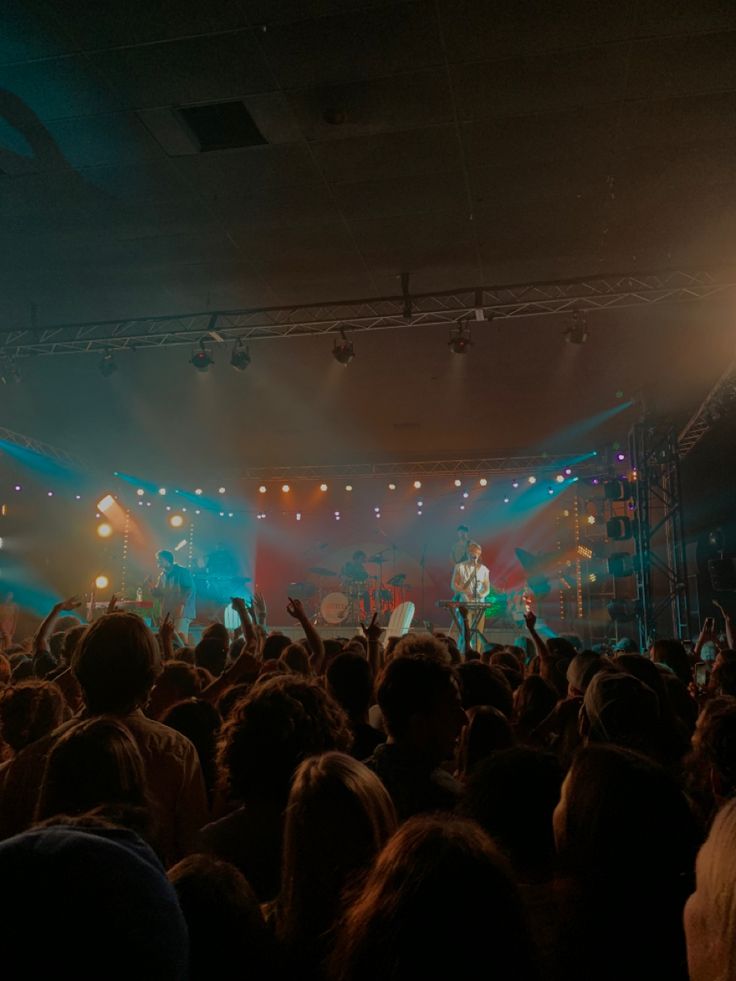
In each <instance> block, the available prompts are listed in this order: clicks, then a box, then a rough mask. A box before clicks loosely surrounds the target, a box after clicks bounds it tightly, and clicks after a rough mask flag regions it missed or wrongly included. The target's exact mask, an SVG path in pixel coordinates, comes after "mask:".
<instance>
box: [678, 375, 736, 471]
mask: <svg viewBox="0 0 736 981" xmlns="http://www.w3.org/2000/svg"><path fill="white" fill-rule="evenodd" d="M734 402H736V360H734V361H732V362H731V364H730V365H729V366H728V367H727V368H726V370H725V371H724V372H723V374H722V375H721V377H720V378H719V379H718V381H717V382H716V383H715V385H714V386H713V388H711V390H710V391H709V392H708V394H707V395H706V397H705V399H704V400H703V402H702V404H701V405H700V406H699V408H698V409H697V411H696V412H695V413H694V415H693V416H692V418H691V419H690V420H689V421H688V423H687V424H686V425H685V427H684V428H683V430H682V432H681V433H680V435H679V436H678V437H677V448H678V452H679V454H680V459H681V460H684V459H685V457H686V456H687V455H688V453H690V452H691V451H692V450H694V449H695V447H696V446H697V445H698V443H699V442H700V441H701V439H702V438H703V437H704V436H705V435H706V434H707V433H708V432H709V431H710V430H711V429H712V428H713V424H714V423H715V422H716V421H717V420H718V419H720V417H721V416H722V415H723V414H724V412H725V411H727V410H728V408H730V407H731V406H733V404H734Z"/></svg>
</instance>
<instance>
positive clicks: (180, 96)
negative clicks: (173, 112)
mask: <svg viewBox="0 0 736 981" xmlns="http://www.w3.org/2000/svg"><path fill="white" fill-rule="evenodd" d="M89 58H90V61H91V63H92V64H93V65H94V66H95V67H96V68H97V69H98V71H99V72H100V74H101V75H104V77H105V78H106V79H107V80H108V81H109V83H110V86H111V87H112V88H113V89H114V90H115V92H116V93H117V94H118V97H119V99H120V100H121V102H122V103H123V106H124V108H126V109H144V108H153V107H156V106H169V105H186V104H188V103H194V102H215V101H217V100H218V99H219V100H222V99H237V98H239V97H240V96H244V95H248V94H249V93H251V92H268V91H271V90H272V89H274V88H275V82H274V79H273V76H272V75H271V72H270V71H269V68H268V66H267V64H266V61H265V59H264V57H263V55H262V54H261V52H260V49H259V48H258V46H257V44H256V41H255V38H254V34H253V32H252V31H250V30H245V31H236V32H234V33H229V34H218V35H213V36H210V37H199V38H189V39H185V40H181V41H170V42H165V43H163V44H150V45H143V46H140V47H134V48H119V49H116V50H111V51H104V52H101V53H99V54H92V55H90V56H89Z"/></svg>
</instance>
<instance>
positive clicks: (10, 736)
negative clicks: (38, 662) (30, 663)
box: [0, 678, 66, 753]
mask: <svg viewBox="0 0 736 981" xmlns="http://www.w3.org/2000/svg"><path fill="white" fill-rule="evenodd" d="M65 708H66V703H65V701H64V696H63V695H62V693H61V689H60V688H59V687H58V685H55V684H54V683H53V681H39V680H36V679H33V678H29V679H28V680H27V681H20V682H18V683H17V684H15V685H8V687H7V688H3V689H2V691H0V736H2V738H3V740H4V742H5V743H6V744H7V745H8V746H10V748H11V749H12V750H13V751H14V752H16V753H19V752H20V751H21V750H22V749H24V748H25V747H26V746H29V745H30V744H31V743H34V742H35V741H36V740H37V739H41V738H42V737H43V736H46V735H48V734H49V733H50V732H53V730H54V729H55V728H56V727H57V726H58V725H59V724H60V723H61V722H62V721H63V719H64V712H65Z"/></svg>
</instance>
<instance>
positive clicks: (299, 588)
mask: <svg viewBox="0 0 736 981" xmlns="http://www.w3.org/2000/svg"><path fill="white" fill-rule="evenodd" d="M316 592H317V587H316V586H315V585H314V583H313V582H290V583H289V592H288V595H289V596H292V597H293V598H294V599H311V598H312V597H313V596H314V594H315V593H316Z"/></svg>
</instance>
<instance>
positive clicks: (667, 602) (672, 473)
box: [629, 419, 690, 650]
mask: <svg viewBox="0 0 736 981" xmlns="http://www.w3.org/2000/svg"><path fill="white" fill-rule="evenodd" d="M629 456H630V459H631V464H632V467H633V469H634V472H635V474H636V480H635V481H634V488H633V489H634V503H635V506H636V517H635V520H634V522H633V525H634V542H635V546H636V553H635V556H634V574H635V576H636V595H637V600H638V609H639V613H638V617H637V620H638V626H639V646H640V650H646V649H647V648H648V646H649V644H650V643H651V642H652V640H655V639H656V638H657V636H658V635H659V634H660V632H663V635H664V636H672V637H677V638H679V639H681V640H684V639H686V638H689V636H690V597H689V594H688V578H687V561H686V553H685V529H684V523H683V508H682V489H681V486H680V455H679V448H678V442H677V434H676V433H675V430H674V429H673V428H672V427H667V428H665V429H657V427H656V426H655V425H654V424H653V423H652V422H651V421H650V420H647V419H643V420H641V421H640V422H638V423H636V424H635V425H634V426H633V428H632V429H631V431H630V433H629ZM667 611H669V616H670V623H669V625H668V626H667V627H665V622H666V620H665V614H666V613H667Z"/></svg>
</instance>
